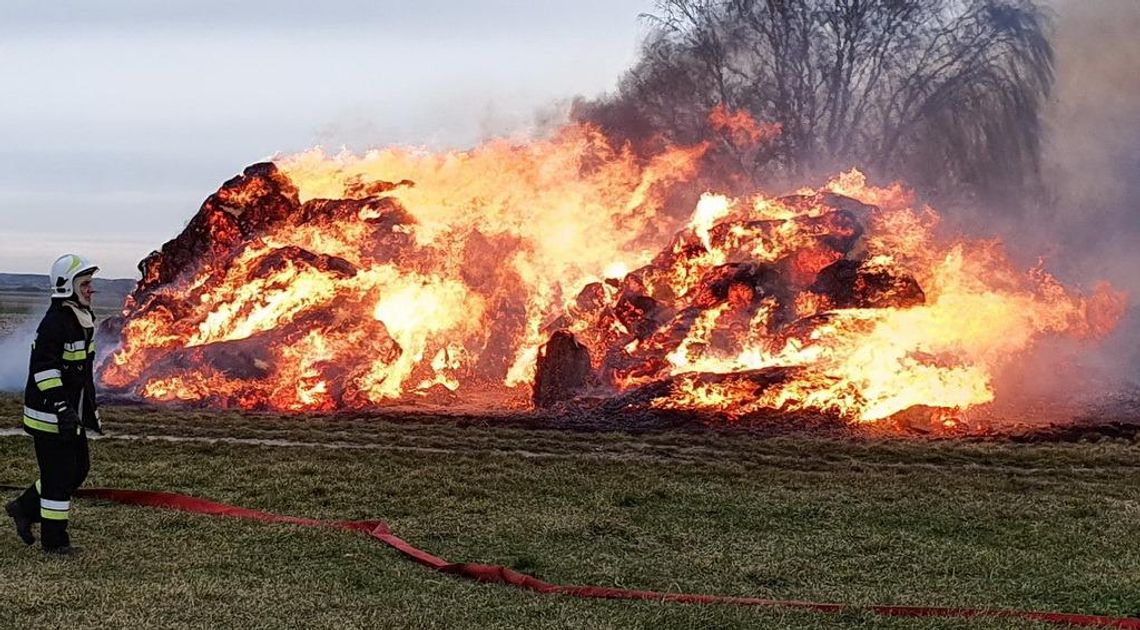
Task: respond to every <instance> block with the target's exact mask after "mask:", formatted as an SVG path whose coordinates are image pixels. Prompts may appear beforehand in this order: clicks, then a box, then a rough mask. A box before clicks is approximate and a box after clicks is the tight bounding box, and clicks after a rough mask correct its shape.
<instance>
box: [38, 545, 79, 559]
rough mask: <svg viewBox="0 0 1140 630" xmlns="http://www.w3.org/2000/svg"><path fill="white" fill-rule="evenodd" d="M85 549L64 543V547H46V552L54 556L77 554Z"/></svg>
mask: <svg viewBox="0 0 1140 630" xmlns="http://www.w3.org/2000/svg"><path fill="white" fill-rule="evenodd" d="M81 551H83V547H75V546H73V545H63V546H62V547H44V553H46V554H51V555H53V556H75V555H78V554H79V552H81Z"/></svg>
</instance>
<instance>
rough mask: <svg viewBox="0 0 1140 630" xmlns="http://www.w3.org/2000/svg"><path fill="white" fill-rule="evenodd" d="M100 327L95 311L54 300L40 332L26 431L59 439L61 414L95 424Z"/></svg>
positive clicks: (28, 392)
mask: <svg viewBox="0 0 1140 630" xmlns="http://www.w3.org/2000/svg"><path fill="white" fill-rule="evenodd" d="M94 335H95V327H94V317H93V316H92V315H91V311H90V309H87V308H85V307H83V306H79V305H78V304H75V303H74V302H71V303H68V301H66V300H61V299H53V300H52V303H51V307H50V308H48V311H47V313H46V314H44V318H43V320H41V321H40V325H39V327H38V328H37V329H36V338H35V340H34V341H33V342H32V356H31V361H30V363H29V367H28V382H27V385H26V386H25V387H24V430H25V431H27V432H28V433H31V434H33V435H59V417H58V415H57V414H58V413H59V412H60V411H62V410H64V409H72V410H74V411H75V412H76V413H77V414H78V415H79V418H80V420H81V421H82V424H92V425H94V423H95V410H96V403H95V378H94V374H93V373H92V372H93V368H94V365H95V342H94Z"/></svg>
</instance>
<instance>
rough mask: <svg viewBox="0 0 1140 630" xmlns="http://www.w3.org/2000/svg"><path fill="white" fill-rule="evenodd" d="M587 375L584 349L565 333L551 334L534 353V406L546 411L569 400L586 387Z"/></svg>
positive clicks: (589, 377)
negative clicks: (535, 355) (537, 351)
mask: <svg viewBox="0 0 1140 630" xmlns="http://www.w3.org/2000/svg"><path fill="white" fill-rule="evenodd" d="M591 372H592V367H591V365H590V354H589V352H588V351H587V350H586V346H584V345H582V344H580V343H578V340H577V339H575V338H574V335H573V334H572V333H570V332H569V331H566V330H559V331H557V332H555V333H554V334H553V335H551V337H550V340H549V341H547V342H546V345H544V346H543V347H542V348H541V349H540V350H539V353H538V363H537V366H536V369H535V375H534V396H533V400H534V406H535V407H539V408H547V407H551V406H553V405H555V404H556V403H559V402H561V401H564V400H570V399H571V398H573V397H574V396H575V395H576V394H577V393H578V392H580V391H582V389H584V388H585V387H586V386H587V385H588V384H589V383H590V380H591Z"/></svg>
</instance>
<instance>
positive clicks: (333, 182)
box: [101, 108, 1125, 422]
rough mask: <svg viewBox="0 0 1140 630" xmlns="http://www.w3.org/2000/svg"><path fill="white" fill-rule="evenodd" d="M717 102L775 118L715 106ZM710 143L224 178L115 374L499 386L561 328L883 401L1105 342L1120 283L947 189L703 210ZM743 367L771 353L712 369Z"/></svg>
mask: <svg viewBox="0 0 1140 630" xmlns="http://www.w3.org/2000/svg"><path fill="white" fill-rule="evenodd" d="M710 124H712V125H713V127H714V128H716V129H718V130H721V131H723V132H725V133H728V134H730V135H731V136H733V137H737V136H739V139H741V140H747V141H749V142H752V143H755V142H758V141H760V140H763V139H767V138H770V137H772V136H773V134H776V133H778V129H776V128H770V127H766V126H759V125H757V124H756V123H755V122H754V121H752V120H751V119H750V118H748V119H746V117H745V118H741V114H740V113H739V112H738V113H729V112H727V110H725V109H723V108H718V109H717V110H714V111H713V113H712V114H711V115H710ZM708 150H709V145H708V144H700V145H697V146H692V147H673V148H669V149H667V150H665V151H664V152H662V153H660V154H658V155H655V156H651V157H648V158H645V157H640V156H635V155H633V154H632V153H631V152H630V150H629V149H628V148H624V147H616V146H614V145H613V144H611V143H610V141H609V140H608V139H607V138H606V137H605V136H604V135H603V134H601V133H600V132H599V131H598V130H596V129H594V128H591V127H588V126H570V127H566V128H564V129H562V130H561V131H560V132H558V133H557V134H555V135H554V136H553V137H551V138H549V139H546V140H541V141H536V142H532V143H529V144H520V143H511V142H507V141H501V140H500V141H493V142H489V143H487V144H485V145H483V146H480V147H478V148H476V149H474V150H471V151H465V152H458V151H456V152H446V153H432V152H427V151H421V150H414V149H409V148H389V149H383V150H376V151H370V152H368V153H366V154H364V155H359V156H356V155H351V154H341V155H335V156H330V155H327V154H325V153H324V152H322V151H319V150H313V151H309V152H306V153H302V154H299V155H295V156H291V157H288V158H284V159H281V160H279V161H277V163H276V166H277V169H279V174H277V175H263V176H262V175H259V176H254V175H248V176H247V177H245V179H240V181H239V180H234V181H233V182H230V183H227V185H226V186H223V188H222V189H221V190H220V191H219V193H218V194H217V195H215V196H214V197H211V199H210V200H207V203H206V204H205V205H204V206H203V210H202V212H200V214H199V218H200V221H199V218H196V219H195V222H192V225H191V227H192V228H193V230H198V231H199V232H200V233H208V234H209V235H210V239H209V240H208V244H207V245H205V246H197V249H196V250H195V251H194V256H191V257H190V259H191V262H190V263H188V265H187V266H186V267H185V268H179V269H178V270H177V271H178V273H174V272H173V271H170V270H169V269H165V268H164V269H159V268H158V267H157V264H151V265H149V266H147V268H146V273H145V274H144V279H143V285H144V286H145V287H147V289H146V290H145V291H142V290H141V289H140V292H138V293H136V295H135V296H133V297H132V300H131V301H130V302H129V304H128V312H127V315H128V318H127V321H126V323H125V325H124V328H123V331H122V344H121V346H120V348H119V350H118V351H117V352H116V353H115V354H114V356H113V357H112V359H111V360H110V361H109V362H108V363H107V365H105V366H104V368H103V370H102V372H101V378H102V380H103V382H104V383H105V384H107V385H108V386H109V387H112V388H116V389H119V390H123V391H129V392H132V393H135V394H137V395H139V396H142V397H145V398H149V399H153V400H160V401H199V402H205V403H209V404H216V405H237V406H242V407H256V408H271V409H281V410H313V409H316V410H324V409H333V408H338V407H364V406H370V405H375V404H378V403H382V402H384V401H387V400H393V399H400V398H406V397H409V396H416V395H425V396H426V395H428V394H429V393H430V392H439V391H443V392H445V393H452V394H454V395H455V396H460V397H462V396H472V397H474V396H477V395H480V394H486V393H487V392H495V393H496V396H497V400H498V401H499V402H500V404H501V403H502V402H503V401H515V400H517V399H520V398H523V397H524V396H526V394H527V393H528V389H529V385H530V384H531V382H532V381H533V379H534V370H535V362H536V360H537V358H538V357H539V354H540V353H539V349H540V347H541V346H542V344H543V343H544V342H545V341H546V339H547V338H548V337H549V334H550V332H551V331H553V330H555V329H558V328H563V329H566V330H569V331H570V332H572V333H574V334H575V335H576V336H577V337H578V338H579V339H580V340H581V341H582V343H583V344H584V345H585V346H586V347H587V349H588V350H589V353H590V357H591V360H592V362H593V364H592V368H593V370H594V371H595V372H596V373H597V378H598V380H599V381H600V382H601V384H602V385H603V386H609V387H610V388H612V389H614V390H622V389H630V388H635V387H639V386H642V385H644V384H646V383H650V382H653V381H661V380H670V379H671V380H672V383H673V387H672V390H671V394H670V395H669V396H667V397H664V398H657V399H655V400H654V401H653V402H652V404H653V405H654V406H657V407H663V408H686V409H687V408H704V409H712V410H718V411H721V412H724V413H725V414H727V415H729V416H732V417H736V416H743V415H747V414H749V413H753V412H756V411H760V410H773V409H775V410H816V411H821V412H825V413H831V414H836V415H838V416H841V417H843V418H847V419H849V420H851V421H857V422H873V421H877V420H881V419H883V418H887V417H890V416H892V415H894V414H896V413H899V412H901V411H904V410H906V409H908V408H911V407H913V406H916V405H923V406H929V407H935V408H940V409H946V410H963V409H967V408H970V407H972V406H976V405H979V404H983V403H986V402H988V401H990V400H992V399H993V398H994V396H995V392H994V385H993V380H994V374H995V373H996V372H997V371H998V370H1000V369H1001V368H1002V367H1004V366H1006V365H1008V364H1009V363H1010V362H1014V361H1017V360H1018V358H1019V357H1021V356H1024V354H1025V353H1026V351H1027V350H1029V349H1030V348H1031V347H1032V346H1033V344H1034V343H1035V342H1036V341H1037V340H1038V339H1039V338H1041V337H1042V336H1044V335H1050V334H1065V335H1070V336H1073V337H1077V338H1086V339H1096V338H1099V337H1102V336H1104V335H1105V334H1107V333H1108V332H1109V331H1111V330H1112V328H1113V327H1114V326H1115V324H1116V322H1117V321H1119V319H1120V317H1121V315H1122V313H1123V311H1124V308H1125V299H1124V296H1123V295H1122V294H1121V293H1119V292H1117V291H1115V290H1114V289H1112V287H1110V286H1108V285H1107V284H1103V285H1098V286H1097V287H1095V288H1094V289H1093V292H1092V293H1091V294H1090V295H1087V296H1085V295H1081V294H1079V293H1077V292H1075V291H1073V290H1071V289H1067V288H1065V287H1064V286H1062V285H1061V284H1060V283H1059V282H1058V281H1057V280H1056V279H1055V278H1053V277H1052V276H1050V275H1049V274H1048V273H1047V272H1045V271H1044V270H1043V269H1042V268H1035V269H1031V270H1028V271H1019V270H1017V269H1016V268H1015V266H1014V265H1013V264H1012V262H1011V261H1010V260H1009V259H1008V257H1007V256H1006V255H1005V254H1004V252H1003V251H1002V247H1001V245H1000V243H998V242H996V241H994V242H978V241H967V240H960V241H957V242H952V243H940V242H939V241H938V239H936V238H935V235H934V228H935V227H936V225H937V221H938V217H937V214H936V213H935V212H934V211H933V210H931V209H929V208H920V209H917V210H916V209H914V206H915V200H914V197H913V195H912V194H911V193H910V192H909V191H907V190H906V189H905V188H904V187H902V186H901V185H899V184H893V185H891V186H889V187H886V188H876V187H873V186H870V185H868V184H867V183H866V181H865V178H864V177H863V175H862V174H861V173H859V172H858V171H855V170H852V171H850V172H848V173H844V174H842V175H840V176H838V177H837V178H836V179H834V180H832V181H831V182H829V183H828V184H827V185H825V186H824V187H822V188H821V189H819V190H808V189H805V190H801V191H799V193H798V194H797V195H792V196H788V197H782V198H773V197H770V196H767V195H763V194H755V195H753V196H751V197H742V198H730V197H728V196H725V195H720V194H715V193H706V194H705V195H703V196H701V197H700V199H699V200H698V201H696V204H695V209H693V206H692V205H691V204H692V201H691V200H692V198H693V196H692V195H691V192H692V191H690V190H688V189H687V188H686V186H687V185H689V184H690V183H691V182H692V181H693V180H694V179H695V178H696V176H697V175H698V174H700V169H701V166H702V158H703V156H704V154H705V152H706V151H708ZM275 177H279V178H280V180H278V179H274V178H275ZM684 199H689V200H690V201H689V202H688V203H689V204H690V205H688V206H687V207H685V206H682V205H681V203H680V202H681V201H682V200H684ZM686 214H688V215H689V220H688V222H687V223H686V221H685V219H684V217H685V216H686ZM191 227H188V231H190V232H192V231H193V230H191ZM199 232H193V234H191V236H193V235H194V234H198V233H199ZM186 257H187V256H182V257H181V258H179V256H175V255H171V259H172V260H173V259H177V260H182V259H183V258H186ZM163 274H166V275H163ZM164 278H165V280H163V279H164ZM726 374H727V375H731V374H739V375H748V374H763V375H766V376H765V378H764V379H763V383H762V385H757V382H756V381H749V380H748V379H747V378H744V377H743V376H742V377H741V378H735V379H734V378H722V379H719V380H718V379H709V378H704V377H702V376H701V375H726ZM776 375H778V377H777V376H776ZM769 376H770V377H771V378H768V377H769ZM948 417H949V416H948Z"/></svg>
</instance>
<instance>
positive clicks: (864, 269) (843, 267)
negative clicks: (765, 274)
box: [808, 259, 926, 308]
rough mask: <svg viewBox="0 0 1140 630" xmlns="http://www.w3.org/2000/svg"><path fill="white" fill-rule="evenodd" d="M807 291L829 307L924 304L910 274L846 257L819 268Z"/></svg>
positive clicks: (924, 295) (919, 290) (924, 297)
mask: <svg viewBox="0 0 1140 630" xmlns="http://www.w3.org/2000/svg"><path fill="white" fill-rule="evenodd" d="M808 290H809V291H811V292H812V293H815V294H817V295H822V296H824V297H826V298H827V300H828V302H829V304H830V306H831V307H832V308H891V307H893V308H908V307H911V306H920V305H922V304H924V303H926V294H925V293H924V292H923V290H922V287H920V286H918V281H917V280H915V279H914V277H912V276H911V275H909V274H906V273H903V272H901V271H897V270H894V269H890V268H888V267H885V266H882V265H871V264H868V263H866V262H865V261H863V262H860V261H855V260H847V259H844V260H839V261H837V262H835V263H833V264H831V265H829V266H827V267H825V268H824V269H823V270H821V271H820V272H819V274H818V275H817V276H816V280H815V282H814V283H812V285H811V286H810V287H808Z"/></svg>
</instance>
